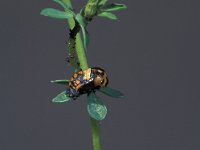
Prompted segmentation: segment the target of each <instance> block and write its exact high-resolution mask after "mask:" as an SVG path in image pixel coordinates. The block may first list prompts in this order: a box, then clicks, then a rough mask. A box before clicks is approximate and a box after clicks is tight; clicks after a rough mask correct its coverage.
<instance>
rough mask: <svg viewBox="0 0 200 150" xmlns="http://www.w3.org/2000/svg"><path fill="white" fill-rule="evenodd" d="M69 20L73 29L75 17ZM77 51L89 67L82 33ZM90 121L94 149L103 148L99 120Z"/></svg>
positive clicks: (81, 65) (82, 61) (77, 39)
mask: <svg viewBox="0 0 200 150" xmlns="http://www.w3.org/2000/svg"><path fill="white" fill-rule="evenodd" d="M62 1H63V2H64V3H66V4H68V5H69V6H72V5H71V1H70V0H62ZM68 22H69V26H70V29H72V28H73V27H74V24H75V23H74V19H69V20H68ZM76 51H77V56H78V59H79V62H80V67H81V69H82V70H85V69H87V68H88V62H87V57H86V53H85V50H84V47H83V42H82V40H81V35H80V33H78V34H77V35H76ZM90 123H91V128H92V142H93V150H101V143H100V128H99V122H98V121H96V120H94V119H93V118H91V117H90Z"/></svg>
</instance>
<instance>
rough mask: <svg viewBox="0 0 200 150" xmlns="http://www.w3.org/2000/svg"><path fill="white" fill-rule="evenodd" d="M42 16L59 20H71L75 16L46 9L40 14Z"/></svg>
mask: <svg viewBox="0 0 200 150" xmlns="http://www.w3.org/2000/svg"><path fill="white" fill-rule="evenodd" d="M40 14H41V15H43V16H46V17H51V18H57V19H69V18H72V17H73V15H72V14H70V13H67V12H64V11H60V10H57V9H54V8H45V9H43V10H42V11H41V12H40Z"/></svg>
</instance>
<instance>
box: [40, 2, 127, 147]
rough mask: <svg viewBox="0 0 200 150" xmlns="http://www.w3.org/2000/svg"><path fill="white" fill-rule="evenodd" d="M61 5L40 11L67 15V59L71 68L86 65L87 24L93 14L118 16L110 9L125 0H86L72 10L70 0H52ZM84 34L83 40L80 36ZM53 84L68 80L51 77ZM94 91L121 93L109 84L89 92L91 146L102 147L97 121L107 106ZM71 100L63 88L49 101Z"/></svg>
mask: <svg viewBox="0 0 200 150" xmlns="http://www.w3.org/2000/svg"><path fill="white" fill-rule="evenodd" d="M53 1H54V2H56V3H58V4H59V5H61V6H62V7H63V8H64V10H63V11H61V10H57V9H54V8H45V9H43V10H42V11H41V15H43V16H47V17H51V18H57V19H67V20H68V23H69V27H70V36H69V39H68V48H67V52H68V55H69V57H68V59H69V63H70V64H71V66H72V67H73V69H74V71H75V72H77V71H79V70H86V69H88V63H87V57H86V50H87V48H88V44H89V34H88V31H87V25H88V23H89V22H91V21H92V19H93V18H94V16H99V17H105V18H108V19H111V20H117V16H116V15H115V14H113V13H112V12H113V11H117V10H123V9H126V6H125V5H124V4H118V3H112V4H107V0H88V2H87V4H86V5H85V6H84V7H83V8H82V9H81V10H80V12H78V13H75V12H74V10H73V8H72V5H71V2H70V0H53ZM81 33H82V37H83V42H82V38H81ZM51 82H52V83H56V84H64V85H68V83H69V82H70V80H54V81H51ZM96 91H100V92H102V93H104V94H106V95H108V96H110V97H114V98H121V97H123V96H124V95H123V94H122V93H121V92H119V91H117V90H114V89H112V88H110V87H103V88H100V89H96V90H93V91H91V92H88V93H87V94H88V105H87V110H88V113H89V116H90V118H91V127H92V135H93V136H92V137H93V148H94V150H101V144H100V130H99V124H98V122H99V121H101V120H103V119H104V118H105V117H106V114H107V108H106V106H105V104H104V103H103V102H102V100H101V99H100V98H99V97H98V96H97V95H96V94H95V92H96ZM70 100H71V97H69V96H67V95H66V91H63V92H61V93H60V94H58V95H57V96H56V97H55V98H54V99H53V100H52V101H53V102H54V103H64V102H68V101H70Z"/></svg>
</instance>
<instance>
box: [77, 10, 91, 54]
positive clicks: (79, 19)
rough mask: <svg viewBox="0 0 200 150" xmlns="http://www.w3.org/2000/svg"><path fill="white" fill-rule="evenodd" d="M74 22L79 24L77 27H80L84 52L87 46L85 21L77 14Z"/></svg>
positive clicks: (87, 35) (87, 37) (87, 38)
mask: <svg viewBox="0 0 200 150" xmlns="http://www.w3.org/2000/svg"><path fill="white" fill-rule="evenodd" d="M76 20H77V22H78V23H79V25H80V26H81V29H82V33H83V44H84V48H85V50H86V49H87V47H88V45H89V34H88V32H87V30H86V26H87V21H86V20H85V19H84V18H83V16H82V15H81V14H79V13H78V14H77V15H76Z"/></svg>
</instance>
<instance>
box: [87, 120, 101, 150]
mask: <svg viewBox="0 0 200 150" xmlns="http://www.w3.org/2000/svg"><path fill="white" fill-rule="evenodd" d="M90 122H91V126H92V141H93V148H94V150H101V142H100V128H99V122H98V121H96V120H94V119H93V118H91V117H90Z"/></svg>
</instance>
